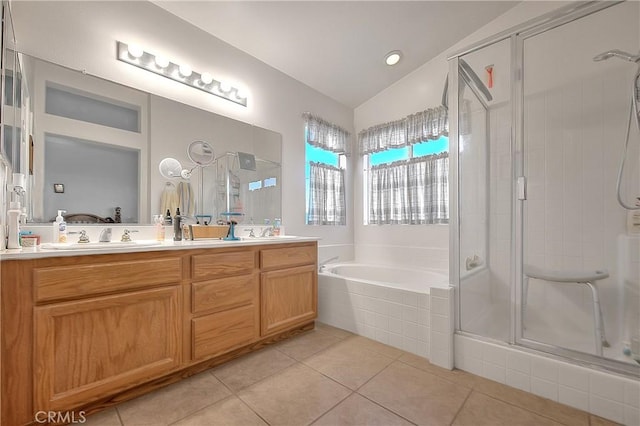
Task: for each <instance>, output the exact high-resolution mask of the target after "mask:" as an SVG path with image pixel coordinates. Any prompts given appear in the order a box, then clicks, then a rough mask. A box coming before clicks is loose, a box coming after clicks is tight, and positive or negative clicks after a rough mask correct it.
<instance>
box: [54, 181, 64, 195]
mask: <svg viewBox="0 0 640 426" xmlns="http://www.w3.org/2000/svg"><path fill="white" fill-rule="evenodd" d="M53 192H55V193H56V194H62V193H64V183H54V184H53Z"/></svg>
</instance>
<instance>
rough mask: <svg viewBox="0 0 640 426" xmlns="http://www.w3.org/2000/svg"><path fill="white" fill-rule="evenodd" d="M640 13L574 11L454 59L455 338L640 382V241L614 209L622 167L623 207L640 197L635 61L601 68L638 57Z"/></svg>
mask: <svg viewBox="0 0 640 426" xmlns="http://www.w3.org/2000/svg"><path fill="white" fill-rule="evenodd" d="M639 17H640V4H639V3H638V2H623V3H598V2H597V3H588V4H581V5H578V6H571V7H570V8H565V9H563V10H560V11H559V12H558V13H554V14H551V15H549V16H545V17H543V19H541V20H539V21H537V22H530V23H526V24H524V25H523V26H522V27H520V28H517V29H514V30H512V31H507V32H505V33H503V34H501V35H499V36H497V37H495V38H494V39H493V40H487V41H484V42H481V43H479V44H478V45H476V46H474V47H471V48H469V49H467V50H466V51H463V52H461V53H460V54H457V55H454V56H453V57H451V58H450V67H449V76H450V78H449V89H450V90H449V113H450V126H451V135H452V136H453V137H451V138H450V146H451V154H452V158H451V167H452V168H455V170H457V173H454V176H453V178H452V179H451V186H452V194H451V197H452V199H453V200H455V202H454V203H455V205H454V206H452V209H451V215H452V218H453V219H454V220H453V222H452V224H451V226H452V228H453V229H452V233H451V235H452V240H451V247H452V248H453V262H451V263H452V266H451V276H452V280H453V282H454V284H455V285H456V287H457V303H458V310H457V312H458V318H457V330H458V332H460V333H467V334H470V335H473V336H475V337H478V338H481V339H490V340H493V341H498V342H504V343H505V344H512V345H519V346H523V347H528V348H531V349H536V350H541V351H545V352H548V353H552V354H555V355H559V356H565V357H568V358H572V359H578V360H582V361H585V362H590V363H596V364H599V365H602V366H605V367H607V368H610V369H614V370H617V371H620V372H625V373H630V374H635V375H638V373H639V372H640V368H638V363H640V342H639V341H638V339H639V338H640V306H639V304H640V235H638V234H636V233H634V230H633V229H631V228H628V226H627V217H628V215H629V214H631V213H629V211H627V210H626V209H625V208H623V207H622V206H621V205H620V204H619V202H618V200H617V192H618V188H617V186H618V185H617V181H618V174H619V170H620V163H621V159H622V158H623V157H624V158H625V159H626V163H625V167H624V169H623V171H622V174H621V177H620V179H619V180H620V198H622V199H623V201H625V202H626V203H627V204H633V203H634V202H635V198H636V197H640V172H639V169H640V134H639V133H640V132H639V127H638V126H636V123H635V121H634V120H633V119H632V120H631V121H629V118H630V117H632V118H635V117H634V116H633V113H632V112H631V111H630V105H631V99H632V96H634V95H635V96H638V97H640V87H635V90H634V86H633V80H634V76H635V75H636V73H637V72H638V67H639V64H637V63H634V62H633V57H631V58H625V57H623V55H621V54H620V55H617V56H616V55H611V54H610V55H609V56H608V57H610V58H611V59H609V60H606V61H603V60H599V61H594V57H596V56H598V55H600V54H602V53H603V52H606V51H609V50H611V49H619V50H621V51H624V52H631V54H632V55H638V54H639V52H640V19H638V18H639ZM605 56H606V55H605ZM602 58H603V57H602V56H601V57H600V58H596V59H602ZM638 84H640V83H638ZM629 123H630V124H631V126H630V131H629V137H628V140H629V143H628V144H627V143H626V140H627V138H626V133H627V129H628V128H629Z"/></svg>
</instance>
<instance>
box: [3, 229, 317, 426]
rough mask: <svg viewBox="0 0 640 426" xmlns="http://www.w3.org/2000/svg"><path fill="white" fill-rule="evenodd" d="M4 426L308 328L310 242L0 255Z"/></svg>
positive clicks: (104, 402)
mask: <svg viewBox="0 0 640 426" xmlns="http://www.w3.org/2000/svg"><path fill="white" fill-rule="evenodd" d="M0 273H1V276H2V281H1V283H0V285H1V304H2V306H1V309H2V318H1V321H2V322H1V327H2V342H1V343H2V346H1V357H2V358H1V359H2V383H1V395H0V398H1V399H0V401H1V408H2V410H1V412H2V419H1V420H2V424H3V425H5V424H6V425H23V424H29V423H32V422H34V415H35V413H36V412H38V411H57V412H58V411H61V412H66V411H68V410H75V411H80V410H84V411H85V412H86V413H87V414H89V413H91V412H93V411H97V410H100V409H102V408H104V407H107V406H109V405H113V404H116V403H118V402H122V401H124V400H127V399H130V398H133V397H136V396H138V395H141V394H144V393H146V392H149V391H151V390H153V389H156V388H158V387H161V386H164V385H167V384H169V383H172V382H175V381H178V380H180V379H182V378H185V377H188V376H190V375H193V374H196V373H198V372H200V371H203V370H205V369H208V368H210V367H213V366H215V365H218V364H221V363H223V362H226V361H228V360H230V359H233V358H236V357H238V356H240V355H242V354H245V353H248V352H251V351H253V350H256V349H258V348H260V347H263V346H264V345H266V344H269V343H273V342H276V341H279V340H282V339H284V338H286V337H288V336H290V335H293V334H296V333H298V332H300V331H302V330H307V329H310V328H312V327H313V322H314V319H315V318H316V315H317V241H316V240H315V239H313V238H293V239H286V240H284V239H283V240H282V241H280V240H268V241H263V242H261V241H251V242H245V241H243V242H228V243H225V242H212V243H209V244H200V245H197V244H193V245H188V244H182V245H176V246H173V245H171V244H168V245H165V246H162V247H150V248H146V249H138V250H137V251H135V252H128V251H127V252H124V251H122V250H120V251H119V252H117V250H112V251H111V252H109V253H106V254H105V253H103V252H101V251H93V252H91V251H86V252H81V253H77V252H74V253H70V252H64V253H62V252H55V251H53V250H51V251H47V252H36V253H31V254H29V253H22V254H16V255H9V256H4V255H3V258H2V262H1V264H0Z"/></svg>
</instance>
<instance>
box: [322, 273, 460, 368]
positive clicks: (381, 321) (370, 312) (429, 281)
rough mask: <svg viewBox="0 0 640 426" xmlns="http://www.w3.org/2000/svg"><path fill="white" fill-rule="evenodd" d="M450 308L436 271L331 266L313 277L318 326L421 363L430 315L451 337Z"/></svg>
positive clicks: (446, 288) (443, 283) (444, 283)
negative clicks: (408, 354) (384, 346)
mask: <svg viewBox="0 0 640 426" xmlns="http://www.w3.org/2000/svg"><path fill="white" fill-rule="evenodd" d="M436 293H437V294H436ZM449 295H451V298H450V299H451V300H449ZM434 296H435V297H436V299H437V300H435V301H436V302H437V303H439V305H438V306H437V307H436V308H434V312H432V310H431V306H432V305H433V302H434V300H431V299H432V297H434ZM452 303H453V295H452V293H451V290H450V288H449V278H448V276H447V275H446V274H444V273H441V272H440V271H436V270H426V269H407V268H399V267H393V266H381V265H371V264H363V263H333V264H328V265H325V266H324V267H323V268H322V269H321V271H320V273H319V274H318V320H319V321H321V322H323V323H326V324H329V325H332V326H334V327H339V328H342V329H345V330H349V331H351V332H353V333H356V334H359V335H361V336H365V337H368V338H370V339H374V340H377V341H379V342H381V343H385V344H387V345H390V346H394V347H396V348H398V349H402V350H405V351H408V352H411V353H414V354H416V355H419V356H422V357H425V358H430V356H429V354H430V343H431V338H430V335H431V332H432V330H431V323H432V320H431V317H432V316H433V314H434V313H435V314H436V315H437V316H438V318H437V319H436V321H437V322H438V324H439V327H440V328H442V327H444V328H446V330H439V331H442V332H443V333H446V334H451V336H452V335H453V334H452V333H453V322H452V321H453V315H452V312H453V311H452V307H453V305H452ZM440 305H442V306H440ZM444 314H446V315H444ZM443 315H444V317H443ZM440 317H442V318H440ZM443 318H445V319H444V321H443ZM442 324H444V325H442ZM446 340H449V338H448V337H447V339H446ZM451 340H452V337H451Z"/></svg>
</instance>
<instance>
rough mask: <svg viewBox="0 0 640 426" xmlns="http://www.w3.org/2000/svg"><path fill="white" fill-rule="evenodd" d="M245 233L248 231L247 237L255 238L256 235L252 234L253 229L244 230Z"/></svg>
mask: <svg viewBox="0 0 640 426" xmlns="http://www.w3.org/2000/svg"><path fill="white" fill-rule="evenodd" d="M247 231H249V237H251V238H255V236H256V234H254V232H253V228H247V229H245V230H244V232H247Z"/></svg>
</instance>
